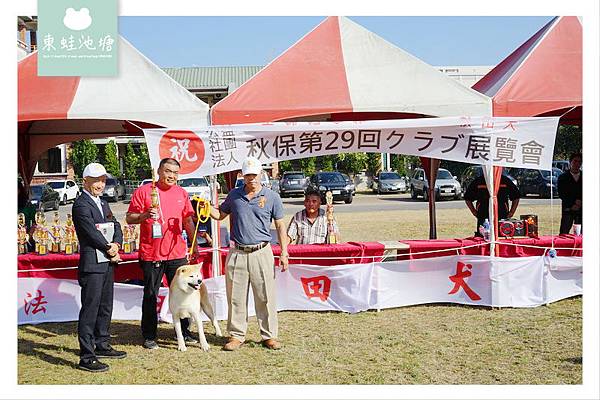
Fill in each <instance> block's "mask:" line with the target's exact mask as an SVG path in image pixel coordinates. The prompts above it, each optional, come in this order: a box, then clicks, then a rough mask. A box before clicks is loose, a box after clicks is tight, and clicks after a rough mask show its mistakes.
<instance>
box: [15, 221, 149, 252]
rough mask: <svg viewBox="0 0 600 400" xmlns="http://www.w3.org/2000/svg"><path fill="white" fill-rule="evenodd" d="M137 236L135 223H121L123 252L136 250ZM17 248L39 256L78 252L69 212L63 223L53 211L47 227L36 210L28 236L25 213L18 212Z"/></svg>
mask: <svg viewBox="0 0 600 400" xmlns="http://www.w3.org/2000/svg"><path fill="white" fill-rule="evenodd" d="M138 237H139V234H138V231H137V229H136V226H135V225H127V224H124V225H123V253H126V254H129V253H133V252H134V251H136V250H137V241H138ZM30 239H31V240H30ZM32 241H33V242H32ZM17 248H18V253H19V254H27V253H35V254H37V255H40V256H43V255H46V254H48V253H64V254H66V255H70V254H73V253H77V252H79V242H78V240H77V233H76V232H75V226H74V225H73V218H72V216H71V214H67V220H66V221H65V224H64V225H63V224H61V221H60V215H59V214H58V212H55V213H54V221H53V224H52V226H49V227H48V226H46V215H45V214H44V213H43V212H42V211H38V212H36V214H35V225H34V226H33V227H32V228H31V237H30V235H29V234H28V233H27V227H26V224H25V214H23V213H19V214H18V215H17Z"/></svg>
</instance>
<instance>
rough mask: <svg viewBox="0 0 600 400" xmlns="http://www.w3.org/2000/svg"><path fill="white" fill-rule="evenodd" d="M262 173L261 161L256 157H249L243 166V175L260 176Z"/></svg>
mask: <svg viewBox="0 0 600 400" xmlns="http://www.w3.org/2000/svg"><path fill="white" fill-rule="evenodd" d="M260 171H262V164H261V163H260V160H259V159H258V158H255V157H248V158H246V159H245V160H244V163H243V164H242V175H248V174H254V175H258V174H260Z"/></svg>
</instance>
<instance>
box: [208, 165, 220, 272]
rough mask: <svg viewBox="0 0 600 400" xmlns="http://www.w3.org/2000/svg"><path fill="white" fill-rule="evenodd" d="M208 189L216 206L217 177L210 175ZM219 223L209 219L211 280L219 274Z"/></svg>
mask: <svg viewBox="0 0 600 400" xmlns="http://www.w3.org/2000/svg"><path fill="white" fill-rule="evenodd" d="M209 179H210V187H211V193H212V204H213V205H216V206H218V204H219V190H218V188H217V176H216V175H211V176H210V177H209ZM220 225H221V224H220V223H219V221H217V220H215V219H213V218H211V219H210V231H211V232H212V267H213V271H212V272H213V275H212V276H213V278H216V277H217V276H219V273H220V272H221V265H220V262H221V255H220V254H219V251H218V250H219V249H220V248H221V227H220Z"/></svg>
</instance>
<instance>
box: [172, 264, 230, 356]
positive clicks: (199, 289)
mask: <svg viewBox="0 0 600 400" xmlns="http://www.w3.org/2000/svg"><path fill="white" fill-rule="evenodd" d="M200 308H202V311H204V313H205V314H206V316H207V317H208V318H209V319H210V321H211V322H212V324H213V326H214V327H215V333H216V335H217V336H222V334H221V328H220V327H219V324H218V322H217V319H216V317H215V313H214V311H213V308H212V306H211V305H210V301H209V300H208V290H206V286H205V285H203V284H202V278H201V276H200V266H199V265H183V266H181V267H179V268H177V272H176V273H175V277H174V278H173V280H172V281H171V286H170V287H169V311H171V314H172V315H173V324H174V325H175V333H176V334H177V349H178V350H180V351H186V350H187V348H186V346H185V341H184V339H183V333H182V331H181V321H180V319H181V318H192V319H193V320H194V322H195V323H196V326H197V327H198V336H199V339H200V346H201V347H202V350H204V351H208V349H209V345H208V342H207V341H206V337H205V336H204V327H203V325H202V320H201V319H200Z"/></svg>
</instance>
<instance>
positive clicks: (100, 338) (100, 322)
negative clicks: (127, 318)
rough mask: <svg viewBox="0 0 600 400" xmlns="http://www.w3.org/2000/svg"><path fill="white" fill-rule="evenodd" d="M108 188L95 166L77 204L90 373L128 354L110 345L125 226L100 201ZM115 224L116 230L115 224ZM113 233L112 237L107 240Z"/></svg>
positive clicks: (82, 343)
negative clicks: (105, 360) (117, 266)
mask: <svg viewBox="0 0 600 400" xmlns="http://www.w3.org/2000/svg"><path fill="white" fill-rule="evenodd" d="M105 186H106V169H105V168H104V166H103V165H102V164H99V163H91V164H89V165H87V166H86V167H85V169H84V170H83V193H82V194H81V196H79V197H78V198H77V200H75V203H73V211H72V213H73V225H74V226H75V230H76V231H77V237H78V239H79V253H80V255H79V268H78V281H79V286H81V311H80V312H79V323H78V325H77V336H78V338H79V349H80V351H79V368H80V369H83V370H86V371H90V372H104V371H108V365H107V364H104V363H102V362H100V361H98V358H124V357H126V356H127V353H125V352H124V351H118V350H115V349H113V348H112V347H111V345H110V334H109V328H110V320H111V318H112V306H113V286H114V270H113V269H114V265H115V264H116V263H118V262H119V261H121V259H120V257H119V249H120V247H121V243H122V242H123V232H122V231H121V225H120V224H119V222H118V221H117V220H116V218H115V217H114V216H113V214H112V211H111V210H110V207H109V206H108V204H107V203H106V201H103V200H101V199H100V196H101V195H102V192H103V191H104V187H105ZM111 224H112V229H111V226H110V225H111ZM100 227H101V228H102V229H104V230H105V231H106V232H108V233H106V234H107V235H109V234H110V232H111V231H112V232H113V235H112V238H111V237H108V238H107V237H105V234H103V233H102V232H101V231H100V230H99V228H100Z"/></svg>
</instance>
